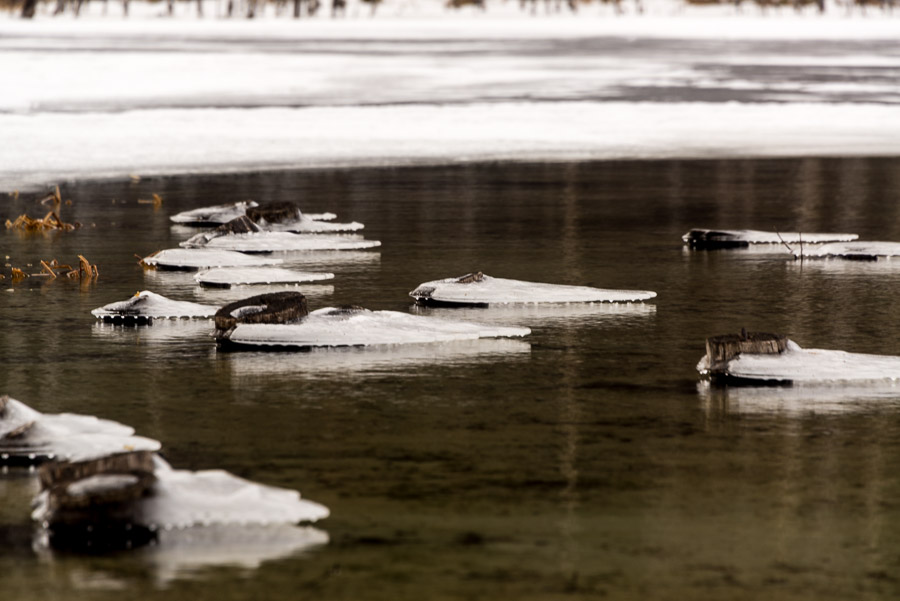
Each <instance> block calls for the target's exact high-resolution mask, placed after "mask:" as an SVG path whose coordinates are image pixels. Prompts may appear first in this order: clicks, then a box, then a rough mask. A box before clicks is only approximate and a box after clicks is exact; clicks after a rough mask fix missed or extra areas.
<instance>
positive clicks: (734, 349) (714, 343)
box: [706, 329, 788, 376]
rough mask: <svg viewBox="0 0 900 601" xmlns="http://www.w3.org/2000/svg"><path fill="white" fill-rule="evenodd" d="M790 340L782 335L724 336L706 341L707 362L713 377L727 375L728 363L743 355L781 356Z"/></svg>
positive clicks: (744, 334) (750, 334)
mask: <svg viewBox="0 0 900 601" xmlns="http://www.w3.org/2000/svg"><path fill="white" fill-rule="evenodd" d="M787 343H788V338H787V336H784V335H782V334H769V333H767V332H748V331H747V330H743V329H742V330H741V333H740V334H724V335H722V336H713V337H712V338H707V339H706V360H707V365H708V366H709V367H708V371H709V374H710V375H711V376H715V375H722V374H725V373H726V370H727V367H728V362H729V361H731V360H732V359H734V358H735V357H737V356H738V355H741V354H757V355H779V354H781V353H783V352H784V350H785V349H786V348H787Z"/></svg>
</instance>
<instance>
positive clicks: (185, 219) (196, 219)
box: [169, 200, 259, 225]
mask: <svg viewBox="0 0 900 601" xmlns="http://www.w3.org/2000/svg"><path fill="white" fill-rule="evenodd" d="M256 206H259V205H258V204H257V203H256V202H254V201H252V200H242V201H240V202H232V203H227V204H221V205H215V206H211V207H200V208H199V209H192V210H190V211H182V212H181V213H177V214H175V215H172V216H171V217H169V219H170V220H172V221H173V222H175V223H181V224H184V225H220V224H222V223H226V222H228V221H231V220H232V219H234V218H235V217H240V216H241V215H244V214H246V213H247V209H250V208H253V207H256Z"/></svg>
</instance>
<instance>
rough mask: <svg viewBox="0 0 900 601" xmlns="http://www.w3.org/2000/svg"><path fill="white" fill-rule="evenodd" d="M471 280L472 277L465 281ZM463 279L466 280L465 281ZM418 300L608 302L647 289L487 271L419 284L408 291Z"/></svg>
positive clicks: (642, 295) (644, 294)
mask: <svg viewBox="0 0 900 601" xmlns="http://www.w3.org/2000/svg"><path fill="white" fill-rule="evenodd" d="M468 280H472V281H468ZM464 281H468V282H467V283H464ZM409 295H410V296H411V297H413V298H414V299H416V301H417V302H420V303H434V304H451V305H493V304H509V303H593V302H596V303H610V302H631V301H643V300H648V299H651V298H653V297H655V296H656V293H655V292H650V291H647V290H607V289H603V288H589V287H587V286H564V285H559V284H542V283H537V282H523V281H520V280H507V279H502V278H493V277H491V276H488V275H483V276H480V278H478V279H473V278H472V277H469V276H463V277H461V278H447V279H444V280H434V281H432V282H425V283H424V284H420V285H419V286H418V287H417V288H416V289H415V290H413V291H412V292H410V293H409Z"/></svg>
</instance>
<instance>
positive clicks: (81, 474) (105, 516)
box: [38, 451, 156, 550]
mask: <svg viewBox="0 0 900 601" xmlns="http://www.w3.org/2000/svg"><path fill="white" fill-rule="evenodd" d="M153 472H154V464H153V453H151V452H150V451H131V452H126V453H116V454H113V455H107V456H103V457H98V458H96V459H89V460H84V461H51V462H49V463H46V464H44V465H43V466H41V468H40V470H39V472H38V474H39V478H40V482H41V488H42V490H43V491H44V492H46V494H47V500H46V503H47V510H46V511H45V513H44V519H45V521H46V523H47V529H48V531H49V534H50V540H51V544H52V545H53V546H54V547H57V548H74V549H79V550H89V549H93V550H98V549H102V550H109V549H123V548H130V547H134V546H139V545H141V544H146V543H148V542H150V541H151V540H153V539H154V538H155V534H154V533H153V531H152V529H150V528H148V527H146V526H144V525H141V524H138V523H135V519H134V518H135V508H134V503H135V502H137V501H138V500H140V499H141V498H143V497H145V496H146V495H148V494H150V493H151V489H152V487H153V484H154V483H155V482H156V477H155V475H154V473H153Z"/></svg>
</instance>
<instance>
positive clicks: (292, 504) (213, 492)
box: [32, 455, 328, 530]
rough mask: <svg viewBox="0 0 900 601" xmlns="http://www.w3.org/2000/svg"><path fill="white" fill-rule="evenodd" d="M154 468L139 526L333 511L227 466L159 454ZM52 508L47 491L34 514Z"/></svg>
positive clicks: (139, 508)
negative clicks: (173, 461) (187, 463)
mask: <svg viewBox="0 0 900 601" xmlns="http://www.w3.org/2000/svg"><path fill="white" fill-rule="evenodd" d="M153 473H154V476H155V477H156V481H155V482H154V484H153V486H152V487H151V489H150V491H149V493H148V494H147V495H146V496H144V497H142V498H141V499H139V500H137V501H135V502H134V504H133V507H132V510H131V514H130V516H129V517H130V519H131V521H132V522H133V523H134V524H136V525H139V526H145V527H148V528H159V529H163V530H169V529H174V528H190V527H192V526H208V525H211V524H235V525H248V524H256V525H272V524H299V523H302V522H315V521H318V520H320V519H324V518H326V517H328V508H327V507H325V506H324V505H320V504H318V503H314V502H312V501H307V500H305V499H301V498H300V493H299V492H297V491H295V490H287V489H284V488H275V487H272V486H265V485H263V484H257V483H255V482H250V481H249V480H244V479H243V478H238V477H237V476H234V475H232V474H229V473H228V472H225V471H222V470H204V471H199V472H192V471H187V470H176V469H172V466H170V465H169V464H168V463H167V462H166V461H165V460H163V459H162V458H161V457H159V456H158V455H154V472H153ZM49 512H50V507H49V505H48V496H47V494H46V492H44V493H41V494H40V495H38V497H37V499H36V503H35V510H34V513H33V514H32V518H33V519H34V520H35V521H38V522H42V521H44V520H45V519H46V518H47V516H48V515H49Z"/></svg>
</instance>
